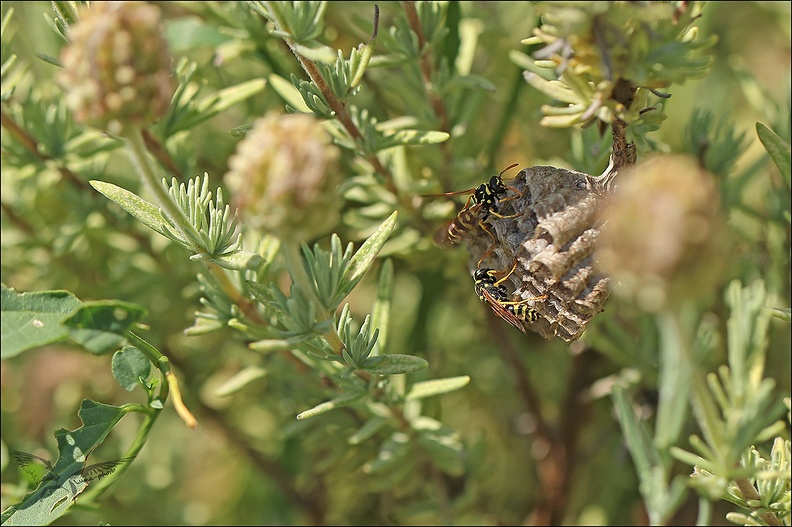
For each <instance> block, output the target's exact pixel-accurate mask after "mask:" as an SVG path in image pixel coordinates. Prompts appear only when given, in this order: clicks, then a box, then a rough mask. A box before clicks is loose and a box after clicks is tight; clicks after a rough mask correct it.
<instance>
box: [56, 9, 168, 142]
mask: <svg viewBox="0 0 792 527" xmlns="http://www.w3.org/2000/svg"><path fill="white" fill-rule="evenodd" d="M70 37H71V42H70V44H69V45H68V46H67V47H66V48H64V50H63V52H62V53H61V62H62V63H63V70H62V71H61V72H60V73H59V75H58V77H57V82H58V84H60V85H61V87H62V88H63V89H64V90H65V91H66V102H67V104H68V105H69V107H70V108H71V109H72V111H73V112H74V116H75V118H76V119H77V120H78V121H80V122H83V123H87V124H90V125H92V126H95V127H97V128H100V129H102V130H108V131H110V132H111V133H120V132H121V130H122V129H123V127H124V125H126V124H132V125H137V126H147V125H149V124H151V123H152V122H154V121H155V120H156V119H157V118H159V117H160V116H161V115H162V114H163V113H164V112H165V111H166V110H167V108H168V105H169V104H170V99H171V96H172V95H173V91H174V85H173V78H172V77H171V74H170V63H171V57H170V55H169V53H168V44H167V41H166V40H165V36H164V33H163V29H162V25H161V23H160V10H159V8H158V7H156V6H154V5H151V4H146V3H144V2H96V3H92V4H91V7H90V8H88V9H84V10H83V11H82V12H81V20H80V22H78V23H76V24H75V25H73V26H72V27H71V33H70Z"/></svg>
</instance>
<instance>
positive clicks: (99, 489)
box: [80, 404, 162, 504]
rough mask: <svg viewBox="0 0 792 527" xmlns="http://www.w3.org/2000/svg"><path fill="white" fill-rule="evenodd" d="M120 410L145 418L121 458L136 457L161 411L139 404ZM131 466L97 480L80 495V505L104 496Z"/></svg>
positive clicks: (123, 467)
mask: <svg viewBox="0 0 792 527" xmlns="http://www.w3.org/2000/svg"><path fill="white" fill-rule="evenodd" d="M121 408H123V410H124V415H126V414H128V413H132V412H139V413H142V414H144V416H145V417H144V421H143V424H142V425H141V427H140V429H138V432H137V434H136V435H135V439H134V441H132V444H131V445H130V446H129V448H128V449H127V451H126V453H125V454H124V456H123V457H125V458H129V457H137V455H138V454H139V453H140V451H141V450H143V446H144V445H145V444H146V441H147V440H148V436H149V434H150V433H151V429H152V428H153V427H154V422H155V421H156V420H157V417H159V415H160V412H161V411H162V409H155V408H152V407H151V406H142V405H139V404H125V405H124V406H122V407H121ZM122 417H123V416H122ZM119 420H120V419H119ZM131 464H132V463H131V462H128V463H123V464H121V466H120V467H118V468H117V469H116V470H115V471H114V472H111V473H110V474H108V475H106V476H104V477H102V478H101V479H99V481H97V482H96V484H95V485H91V486H90V487H89V488H88V490H87V491H85V492H83V493H82V494H81V495H80V503H83V504H85V503H92V502H93V501H94V500H96V499H97V498H99V496H101V495H102V494H104V492H105V491H106V490H107V488H108V487H110V486H111V485H112V484H113V483H114V482H115V481H116V480H117V479H118V478H120V477H121V475H122V474H123V473H124V472H126V471H127V468H129V466H130V465H131Z"/></svg>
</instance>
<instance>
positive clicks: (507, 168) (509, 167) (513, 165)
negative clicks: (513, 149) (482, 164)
mask: <svg viewBox="0 0 792 527" xmlns="http://www.w3.org/2000/svg"><path fill="white" fill-rule="evenodd" d="M519 164H520V163H512V164H511V165H509V166H507V167H506V168H504V169H503V170H501V171H500V174H498V175H499V176H502V175H503V173H504V172H508V171H509V170H511V169H512V168H514V167H516V166H518V165H519Z"/></svg>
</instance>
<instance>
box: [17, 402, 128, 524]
mask: <svg viewBox="0 0 792 527" xmlns="http://www.w3.org/2000/svg"><path fill="white" fill-rule="evenodd" d="M125 414H126V411H125V410H124V409H122V408H120V407H118V406H110V405H106V404H100V403H97V402H95V401H92V400H90V399H84V400H83V402H82V404H81V405H80V410H79V411H78V415H79V416H80V419H81V420H82V422H83V426H81V427H80V428H78V429H76V430H74V431H73V432H71V431H68V430H65V429H63V428H61V429H60V430H58V431H56V432H55V439H56V441H57V443H58V460H57V461H56V462H55V463H54V465H53V467H52V470H51V471H50V473H49V474H48V475H47V476H46V477H45V478H44V479H43V480H42V481H41V483H40V484H39V486H38V487H37V488H36V490H34V491H33V492H31V493H30V494H28V495H27V496H25V498H24V499H23V500H22V501H21V502H20V503H19V504H17V505H14V506H13V507H10V508H9V509H7V510H6V511H4V512H3V525H48V524H50V523H52V522H53V521H55V520H56V519H58V518H59V517H61V516H63V514H65V513H66V511H67V510H68V509H69V508H71V506H72V505H73V504H74V499H75V498H76V497H77V495H79V494H80V493H81V492H82V491H83V490H85V488H86V487H87V486H88V481H87V480H86V479H85V478H84V477H83V476H82V470H83V467H84V465H85V462H86V459H87V458H88V456H89V455H90V453H91V452H92V451H93V450H94V449H95V448H96V447H97V446H99V445H100V444H101V443H102V442H103V441H104V440H105V438H106V437H107V435H108V434H109V433H110V431H111V430H112V429H113V427H115V425H116V424H118V421H120V420H121V418H122V417H123V416H124V415H125Z"/></svg>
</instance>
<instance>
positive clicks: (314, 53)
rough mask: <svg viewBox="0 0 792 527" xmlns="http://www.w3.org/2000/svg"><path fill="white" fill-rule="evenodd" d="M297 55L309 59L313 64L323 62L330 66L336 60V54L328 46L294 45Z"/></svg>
mask: <svg viewBox="0 0 792 527" xmlns="http://www.w3.org/2000/svg"><path fill="white" fill-rule="evenodd" d="M294 48H295V50H296V51H297V53H299V54H300V55H302V56H303V57H305V58H307V59H310V60H312V61H314V62H323V63H325V64H330V63H331V62H333V61H334V60H335V59H336V52H335V51H333V49H331V48H330V47H329V46H322V45H317V46H313V47H312V46H304V45H302V44H295V46H294Z"/></svg>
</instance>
